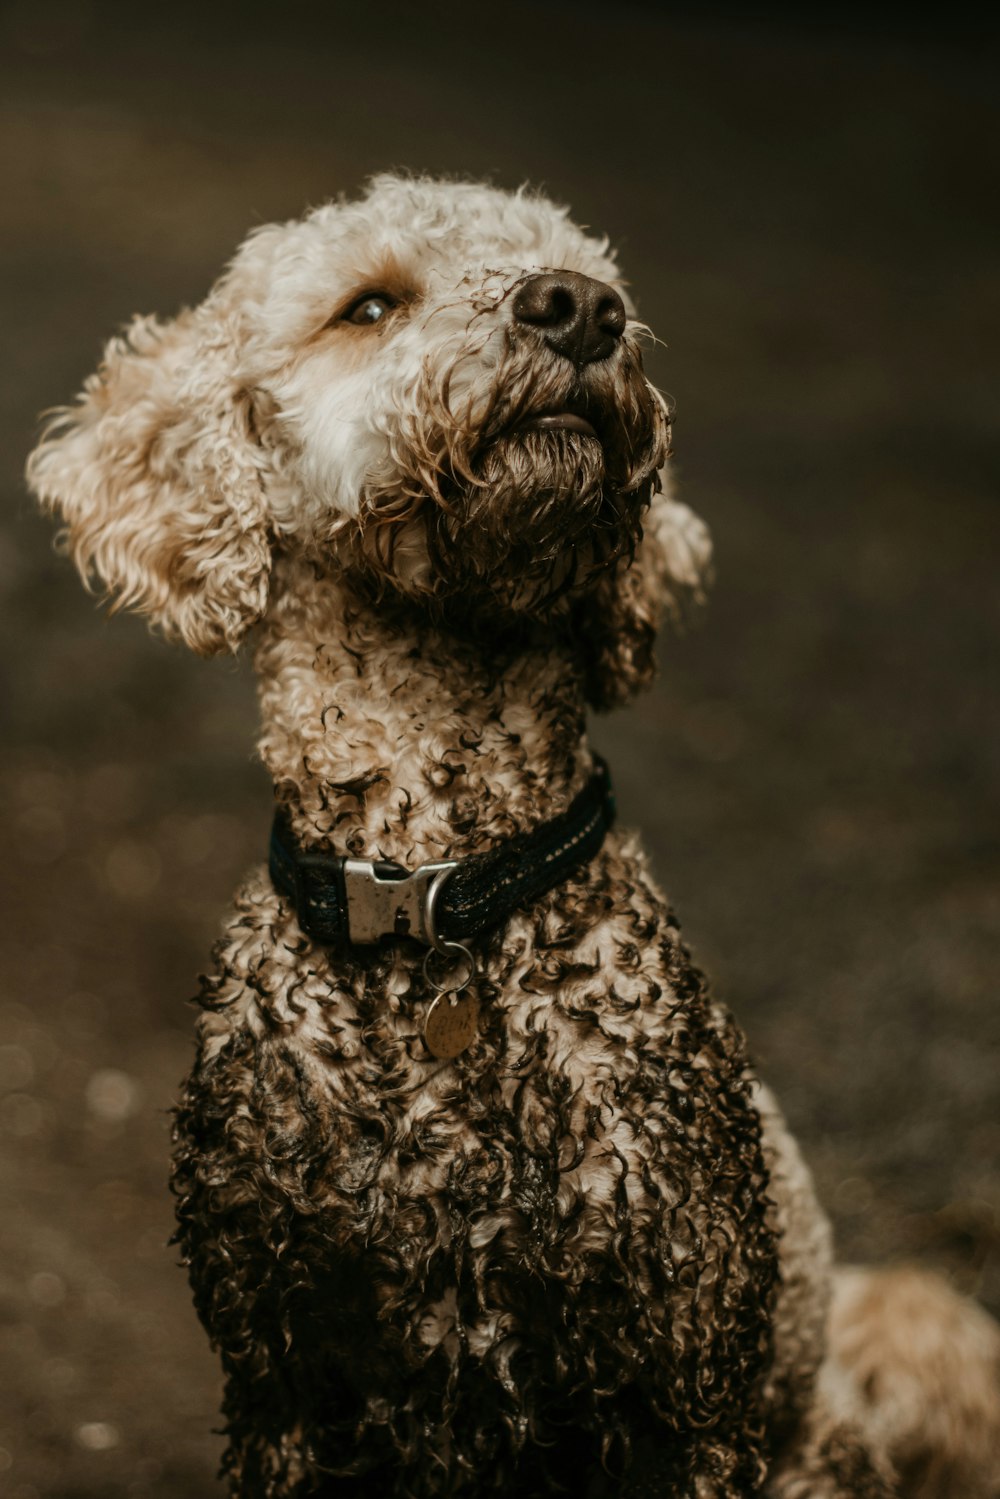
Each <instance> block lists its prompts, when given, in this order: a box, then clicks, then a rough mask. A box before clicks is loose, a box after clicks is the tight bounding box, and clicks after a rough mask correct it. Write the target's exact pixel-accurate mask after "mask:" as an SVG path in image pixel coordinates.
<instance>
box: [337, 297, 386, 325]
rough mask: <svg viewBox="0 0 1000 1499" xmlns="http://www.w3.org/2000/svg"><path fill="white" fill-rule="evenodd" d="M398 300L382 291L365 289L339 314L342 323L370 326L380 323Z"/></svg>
mask: <svg viewBox="0 0 1000 1499" xmlns="http://www.w3.org/2000/svg"><path fill="white" fill-rule="evenodd" d="M398 306H399V302H398V301H397V300H396V298H395V297H390V295H389V293H388V292H384V291H366V292H365V294H364V296H363V297H358V299H357V301H355V302H352V303H351V305H350V307H348V309H347V311H346V312H345V313H344V314H343V315H342V316H341V319H340V320H341V322H342V323H353V324H354V325H355V327H357V328H372V327H374V326H375V324H376V323H380V322H381V321H382V319H383V318H384V317H386V316H387V314H388V313H390V312H391V311H392V309H393V308H394V307H398Z"/></svg>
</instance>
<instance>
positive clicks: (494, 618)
mask: <svg viewBox="0 0 1000 1499" xmlns="http://www.w3.org/2000/svg"><path fill="white" fill-rule="evenodd" d="M641 333H642V329H641V328H640V326H639V325H638V324H637V323H636V322H635V321H634V320H633V317H632V315H631V312H630V310H629V305H628V302H627V299H626V295H625V291H624V288H623V283H622V281H621V277H620V274H619V271H618V269H617V267H616V264H615V260H614V258H613V256H612V255H611V253H610V252H609V249H608V246H607V244H606V242H603V241H600V240H597V239H594V238H591V237H589V236H588V235H586V234H585V233H583V232H581V231H580V230H579V229H577V228H576V227H574V226H573V224H572V223H571V222H570V221H569V220H568V218H567V216H566V214H565V212H564V211H562V210H561V209H558V208H556V207H554V206H553V205H552V204H550V203H549V202H547V201H545V200H544V199H542V198H539V197H535V196H532V195H530V194H527V193H517V194H507V193H503V192H500V191H496V190H493V189H491V188H488V187H482V186H477V185H472V184H463V183H440V182H431V181H426V180H402V179H399V178H392V177H383V178H379V179H377V180H376V181H375V182H374V183H373V185H372V186H371V188H370V190H369V191H368V193H367V195H366V196H365V197H364V198H363V199H362V200H361V201H360V202H356V203H350V204H348V203H339V204H335V205H331V206H328V207H324V208H321V209H319V210H318V211H317V212H314V213H312V214H310V215H309V216H308V217H307V218H306V219H304V220H303V221H302V222H299V223H294V224H289V225H284V226H272V227H267V228H264V229H261V230H258V231H257V232H256V233H254V234H253V235H252V236H251V237H250V239H249V240H248V241H247V243H246V244H245V245H244V246H243V248H242V249H241V250H240V252H239V254H238V255H237V257H236V259H235V260H234V262H233V264H232V266H231V267H230V269H229V270H228V271H227V272H226V274H225V275H224V276H223V278H222V279H221V281H220V282H219V283H218V285H217V286H216V287H215V289H214V290H213V291H212V293H211V294H210V296H209V297H208V299H207V300H206V301H205V302H204V304H203V305H202V306H200V307H198V308H196V309H195V310H193V311H188V312H185V313H183V314H182V315H181V316H180V317H179V318H177V319H176V320H175V321H174V322H171V323H165V324H164V323H159V322H156V321H153V320H142V319H140V320H138V321H136V322H135V323H134V324H133V325H132V327H131V328H130V329H129V331H128V333H127V335H126V336H125V337H124V338H121V339H118V340H115V341H114V342H112V343H111V345H110V346H109V348H108V350H107V354H106V357H105V361H104V364H103V366H102V368H101V370H100V372H99V373H98V374H97V375H96V376H95V377H94V378H93V379H92V380H90V381H89V382H88V384H87V386H86V389H85V391H84V394H83V396H82V399H81V402H80V403H79V404H78V405H77V406H75V407H74V408H72V410H69V411H67V412H65V413H63V415H62V416H61V418H60V419H59V420H58V421H57V423H56V425H55V426H54V428H53V429H52V430H50V432H49V433H48V434H47V435H46V437H45V439H44V440H43V441H42V443H41V444H40V446H39V447H38V449H37V450H36V452H35V453H34V455H33V457H32V460H31V463H30V469H29V473H30V479H31V482H32V484H33V486H34V487H35V489H36V491H37V493H38V494H39V496H40V497H41V499H42V500H43V502H44V503H45V504H46V505H49V506H51V507H54V508H56V509H58V510H59V511H61V513H62V515H63V516H64V517H65V520H66V522H67V526H68V538H69V544H70V547H71V549H72V552H73V555H74V556H75V558H76V561H77V563H78V564H79V567H80V569H81V571H82V573H83V574H84V576H85V577H87V578H91V577H96V578H98V579H99V580H101V581H102V582H103V583H104V584H105V585H106V587H107V588H108V590H109V591H110V592H111V593H112V594H114V595H116V597H117V600H118V602H119V604H122V605H126V606H129V607H131V608H135V609H141V610H144V611H145V612H146V613H148V614H149V615H150V616H151V617H152V618H153V619H154V620H155V621H156V622H157V623H158V624H159V625H160V626H161V627H162V628H163V629H164V630H165V631H166V632H167V633H168V634H170V635H173V636H177V637H180V638H181V639H182V640H184V641H186V642H187V644H188V645H190V646H192V647H193V648H194V649H195V650H197V651H201V652H206V653H207V652H212V651H218V650H223V649H234V648H235V647H236V646H237V645H238V644H239V642H240V641H241V639H242V638H243V636H244V635H245V634H246V632H247V631H248V630H249V629H250V628H251V626H253V625H258V626H259V631H258V635H257V645H256V664H257V668H258V671H259V673H260V695H261V706H262V712H263V724H264V727H263V734H262V738H261V741H260V750H261V754H262V756H263V759H264V762H265V764H266V765H267V766H268V768H269V770H270V771H271V773H272V775H273V777H274V782H275V786H276V792H277V800H278V804H279V815H278V819H277V822H276V830H275V841H274V845H273V848H272V855H271V863H270V871H269V870H268V869H267V868H260V869H258V870H256V871H254V872H253V873H252V874H251V875H250V877H249V879H248V880H247V882H246V884H245V885H244V886H243V888H242V889H241V890H240V892H239V893H238V895H237V897H236V902H235V905H234V908H233V911H232V914H231V916H230V918H229V920H228V922H227V925H226V928H225V932H224V935H223V937H222V939H221V941H220V943H219V945H218V950H217V954H216V969H215V972H214V974H213V976H212V977H210V978H208V979H207V980H206V981H205V983H204V987H203V990H202V995H201V1005H202V1015H201V1019H200V1021H199V1027H198V1034H199V1048H198V1057H197V1062H196V1065H195V1068H194V1071H193V1073H192V1075H191V1077H190V1079H189V1080H188V1082H187V1084H186V1086H185V1089H184V1094H183V1098H182V1101H181V1103H180V1106H179V1108H178V1110H177V1115H176V1168H175V1176H174V1188H175V1191H176V1194H177V1203H178V1214H179V1224H180V1227H179V1235H178V1240H179V1243H180V1245H181V1247H182V1250H183V1255H184V1259H185V1261H186V1263H187V1265H188V1267H189V1270H190V1275H191V1281H192V1284H193V1287H194V1292H195V1297H196V1301H197V1306H198V1311H199V1313H200V1315H201V1317H202V1319H203V1320H204V1322H205V1325H206V1327H207V1328H208V1330H209V1333H210V1335H211V1337H212V1340H213V1342H214V1343H215V1344H216V1345H217V1346H218V1348H219V1349H220V1350H221V1354H222V1359H223V1362H224V1365H225V1371H226V1377H227V1386H226V1397H225V1414H226V1421H227V1432H228V1437H229V1447H228V1451H227V1455H226V1458H225V1471H226V1472H227V1473H228V1476H229V1481H230V1484H231V1487H232V1490H233V1492H236V1493H240V1494H243V1495H247V1496H255V1495H271V1496H278V1495H284V1496H287V1495H296V1496H305V1495H344V1496H351V1495H353V1496H362V1495H365V1496H369V1495H371V1496H375V1495H378V1496H386V1495H398V1496H432V1495H460V1494H467V1495H483V1494H487V1493H498V1494H503V1493H515V1492H516V1493H518V1494H520V1495H524V1496H526V1499H531V1496H534V1495H541V1494H547V1493H573V1494H579V1495H590V1496H597V1495H602V1494H609V1493H630V1494H635V1495H638V1494H640V1493H641V1494H646V1495H654V1494H655V1495H660V1496H668V1495H669V1496H691V1499H710V1496H734V1499H735V1496H743V1495H748V1494H752V1493H764V1492H766V1493H768V1494H771V1495H773V1496H784V1499H833V1496H840V1499H846V1496H854V1499H857V1496H868V1499H874V1496H876V1495H878V1496H885V1495H889V1494H892V1493H895V1492H896V1488H895V1485H896V1483H897V1481H898V1480H902V1481H904V1482H905V1483H906V1484H907V1485H908V1487H907V1489H906V1492H907V1493H908V1494H911V1495H912V1494H916V1493H917V1492H920V1493H927V1494H931V1493H933V1494H938V1495H943V1494H946V1493H947V1494H955V1495H958V1494H961V1495H962V1496H963V1499H972V1496H973V1495H978V1496H985V1495H987V1494H989V1493H993V1492H995V1491H996V1488H995V1478H996V1471H997V1453H998V1448H997V1441H998V1436H997V1434H998V1430H1000V1419H998V1411H997V1394H996V1383H995V1379H994V1373H993V1369H992V1367H991V1364H992V1363H993V1362H994V1361H995V1360H996V1357H997V1353H998V1346H1000V1342H998V1336H997V1331H996V1329H995V1328H994V1326H993V1325H992V1323H990V1322H989V1320H988V1319H987V1318H985V1316H983V1315H982V1314H980V1313H978V1311H977V1310H976V1309H975V1308H972V1307H969V1306H967V1305H965V1304H964V1303H962V1302H960V1301H959V1300H958V1299H957V1298H955V1297H953V1296H952V1294H951V1293H950V1292H949V1291H948V1290H947V1289H946V1288H944V1287H943V1286H942V1285H940V1284H939V1283H938V1282H936V1281H934V1280H932V1279H930V1278H921V1277H917V1278H916V1279H914V1278H912V1277H911V1278H908V1277H905V1276H903V1277H895V1278H893V1277H890V1278H889V1279H888V1280H887V1281H886V1282H885V1284H884V1285H883V1284H882V1282H881V1281H879V1280H878V1279H877V1278H873V1277H866V1276H863V1275H862V1276H859V1277H856V1278H854V1279H845V1280H844V1281H842V1282H841V1283H840V1284H839V1286H838V1289H837V1297H836V1302H835V1307H834V1315H833V1318H832V1321H831V1320H829V1318H828V1311H829V1303H830V1298H831V1290H832V1287H833V1284H834V1281H833V1277H832V1272H831V1266H830V1253H829V1235H828V1230H827V1226H826V1223H825V1220H824V1218H823V1216H822V1214H821V1212H820V1211H819V1209H818V1207H817V1205H816V1203H815V1201H814V1199H813V1196H812V1192H811V1188H810V1182H809V1178H808V1175H807V1173H806V1171H805V1169H804V1167H803V1165H802V1163H801V1161H800V1159H799V1156H798V1154H797V1152H796V1149H795V1146H794V1144H793V1142H792V1141H791V1139H790V1138H789V1136H788V1134H787V1132H786V1130H785V1127H784V1125H783V1123H782V1120H781V1117H780V1115H779V1114H778V1112H777V1110H776V1108H775V1106H774V1104H773V1103H772V1101H771V1100H770V1098H769V1097H768V1095H767V1094H766V1092H764V1091H762V1090H760V1089H759V1087H758V1085H757V1084H756V1083H755V1082H754V1081H753V1080H752V1076H751V1074H750V1072H749V1070H748V1065H747V1062H746V1059H745V1056H744V1051H743V1042H742V1038H741V1036H740V1033H739V1031H738V1030H737V1028H736V1026H735V1025H734V1023H733V1021H732V1020H731V1019H730V1018H729V1017H728V1015H727V1014H726V1013H725V1012H724V1011H723V1010H721V1009H720V1008H719V1007H718V1006H716V1005H715V1004H713V1003H712V1001H711V1000H710V998H709V996H708V994H707V992H706V988H705V984H704V982H703V980H702V977H701V975H700V974H699V973H698V971H697V970H696V969H695V968H694V967H693V966H692V964H691V962H690V960H689V957H688V954H687V952H686V951H685V949H684V947H683V945H682V943H681V940H680V936H679V933H678V928H677V923H676V921H675V920H674V918H673V916H672V915H671V913H670V910H669V908H668V906H667V905H666V903H665V901H664V899H663V897H662V895H661V894H660V892H659V890H658V889H657V887H656V885H655V883H654V882H653V880H652V878H651V876H650V874H649V871H648V869H647V866H646V863H645V860H644V858H643V855H642V852H641V850H640V848H639V845H638V843H637V842H636V840H635V838H634V837H632V836H631V835H628V834H626V833H623V832H619V831H617V830H615V829H613V828H611V827H610V821H611V814H610V808H609V802H608V787H607V782H606V780H605V777H604V774H603V771H602V770H601V769H600V767H599V766H595V761H594V758H593V756H592V754H591V751H590V749H589V747H588V743H587V738H586V733H585V707H586V705H587V704H588V703H590V704H591V705H594V706H597V707H607V706H609V705H612V704H615V703H619V702H622V701H624V700H625V699H626V698H628V696H629V695H630V694H631V693H632V692H634V691H635V689H636V688H638V687H640V686H641V685H643V684H644V683H645V682H647V681H648V680H649V678H650V675H651V673H652V669H653V663H652V655H651V649H652V642H653V635H654V631H655V628H656V625H657V622H658V620H659V618H660V617H661V616H662V615H663V614H664V613H667V614H670V613H674V612H676V611H677V610H679V608H680V607H681V604H682V602H683V598H684V596H685V595H687V594H690V593H697V592H698V590H699V586H700V581H701V579H702V576H703V573H704V571H705V568H706V565H707V559H708V551H709V548H708V542H707V538H706V533H705V530H704V528H703V527H702V525H701V524H700V522H699V521H698V520H696V519H695V517H694V516H693V515H692V514H691V512H690V511H689V510H687V509H686V508H684V507H683V506H682V505H680V504H679V503H677V502H675V501H674V500H672V499H670V498H668V497H667V495H666V493H665V490H664V488H663V484H664V481H663V478H662V469H663V465H664V464H665V462H666V459H667V449H668V436H669V426H668V414H667V411H666V408H665V406H664V403H663V402H662V400H661V399H660V397H659V396H658V395H657V393H656V391H655V390H653V389H652V387H651V386H650V385H649V384H648V383H647V381H646V379H645V378H644V376H643V373H642V362H641V358H640V347H639V346H640V335H641ZM428 866H430V867H429V868H428ZM453 866H454V867H453ZM407 875H409V876H410V877H409V878H407V877H406V876H407ZM379 937H381V938H382V939H383V940H381V941H379V940H376V939H378V938H379ZM463 985H464V987H462V986H463ZM828 1323H829V1326H830V1328H831V1329H832V1342H831V1346H830V1349H829V1351H828V1350H827V1342H828V1339H827V1332H826V1328H827V1326H828ZM991 1484H992V1485H993V1486H992V1487H991ZM921 1485H926V1487H921Z"/></svg>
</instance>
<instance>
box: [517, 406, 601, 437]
mask: <svg viewBox="0 0 1000 1499" xmlns="http://www.w3.org/2000/svg"><path fill="white" fill-rule="evenodd" d="M514 431H515V432H579V433H581V434H582V435H583V436H584V437H594V438H597V437H598V433H597V428H596V427H595V426H594V424H593V422H589V421H588V420H587V418H586V417H585V416H581V415H580V413H579V412H578V411H542V412H539V413H538V414H537V415H535V416H529V417H528V418H527V419H526V420H525V421H522V422H518V424H517V426H516V427H515V428H514ZM598 440H600V439H599V438H598Z"/></svg>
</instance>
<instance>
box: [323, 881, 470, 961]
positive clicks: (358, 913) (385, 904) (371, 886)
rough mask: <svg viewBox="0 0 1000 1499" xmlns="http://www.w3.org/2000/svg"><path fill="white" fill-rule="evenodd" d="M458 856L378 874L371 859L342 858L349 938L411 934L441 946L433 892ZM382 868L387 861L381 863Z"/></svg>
mask: <svg viewBox="0 0 1000 1499" xmlns="http://www.w3.org/2000/svg"><path fill="white" fill-rule="evenodd" d="M457 862H458V861H457V860H455V859H450V860H441V861H439V862H438V863H436V864H421V865H420V868H419V869H415V870H413V872H412V874H407V873H406V872H405V871H401V872H400V874H398V875H391V874H390V875H387V874H380V873H379V871H378V869H377V868H376V865H375V863H374V862H373V861H372V860H371V859H345V860H344V889H345V890H346V892H347V927H348V932H349V933H350V938H351V941H352V942H359V943H368V942H377V941H378V940H379V938H380V937H415V938H416V939H417V941H418V942H425V943H426V944H427V946H428V947H433V948H437V950H438V951H439V952H442V951H446V950H447V949H446V947H445V945H444V944H443V943H442V940H441V938H440V936H439V935H438V930H437V924H436V919H435V913H436V908H437V901H438V896H439V895H440V893H441V891H442V889H443V888H444V886H445V884H446V883H447V880H448V876H449V875H450V874H451V872H452V870H453V869H455V868H456V867H457ZM381 867H382V868H383V869H385V868H386V867H387V866H385V865H382V866H381Z"/></svg>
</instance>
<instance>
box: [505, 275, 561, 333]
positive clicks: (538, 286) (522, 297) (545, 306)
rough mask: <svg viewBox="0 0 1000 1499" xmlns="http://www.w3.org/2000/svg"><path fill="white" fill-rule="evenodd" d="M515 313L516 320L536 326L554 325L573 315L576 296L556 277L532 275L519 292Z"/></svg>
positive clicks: (546, 326)
mask: <svg viewBox="0 0 1000 1499" xmlns="http://www.w3.org/2000/svg"><path fill="white" fill-rule="evenodd" d="M514 316H515V317H516V318H517V321H518V322H519V323H529V324H531V326H533V327H536V328H557V327H559V325H560V324H561V323H569V322H572V320H573V319H574V318H575V317H576V299H575V297H574V296H573V293H572V292H571V291H570V290H569V289H568V288H567V287H565V286H562V285H560V284H559V282H558V281H555V280H550V278H549V277H547V276H538V277H534V278H532V280H530V281H528V282H527V283H526V284H525V285H524V286H523V287H522V288H521V291H520V292H519V293H518V296H517V298H516V300H515V302H514Z"/></svg>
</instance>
